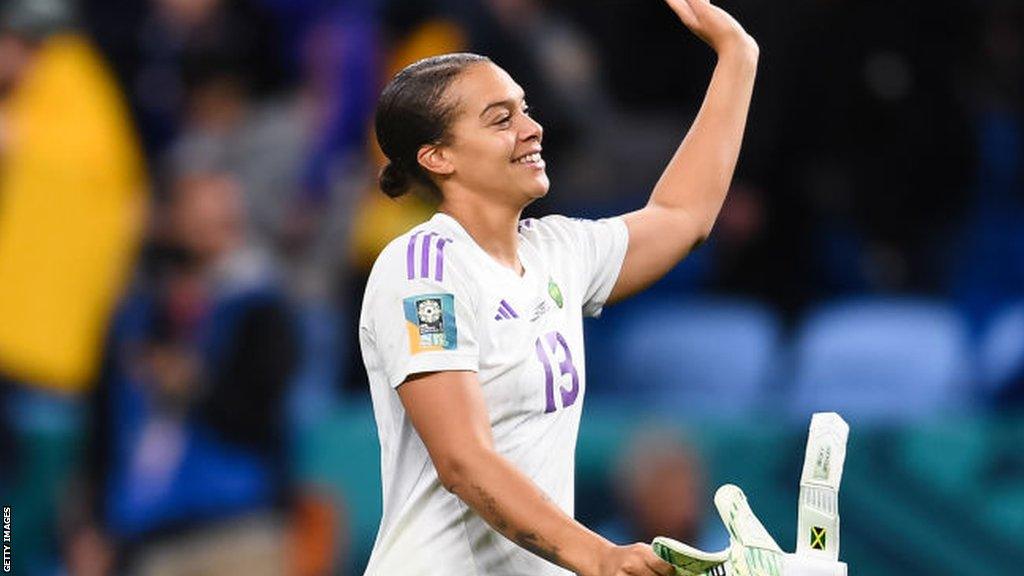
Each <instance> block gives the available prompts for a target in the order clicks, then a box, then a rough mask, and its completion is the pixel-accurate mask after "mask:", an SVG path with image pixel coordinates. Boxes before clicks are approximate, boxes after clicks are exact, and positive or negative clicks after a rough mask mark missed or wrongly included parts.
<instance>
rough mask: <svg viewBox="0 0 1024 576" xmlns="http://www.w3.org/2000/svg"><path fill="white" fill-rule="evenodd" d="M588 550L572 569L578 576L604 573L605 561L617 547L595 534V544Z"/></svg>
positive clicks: (595, 575)
mask: <svg viewBox="0 0 1024 576" xmlns="http://www.w3.org/2000/svg"><path fill="white" fill-rule="evenodd" d="M586 548H587V550H586V553H585V554H584V555H583V556H582V557H581V558H580V561H579V562H578V563H574V564H575V565H574V566H572V567H570V569H571V570H572V571H573V572H575V573H576V574H577V575H578V576H599V575H600V574H602V573H603V571H602V566H603V565H604V563H605V560H606V559H607V558H608V557H609V555H611V554H612V552H613V551H614V550H615V548H616V546H615V544H612V543H611V542H609V541H608V540H606V539H604V538H603V537H601V536H598V535H597V534H594V540H593V543H592V544H591V545H590V546H587V547H586Z"/></svg>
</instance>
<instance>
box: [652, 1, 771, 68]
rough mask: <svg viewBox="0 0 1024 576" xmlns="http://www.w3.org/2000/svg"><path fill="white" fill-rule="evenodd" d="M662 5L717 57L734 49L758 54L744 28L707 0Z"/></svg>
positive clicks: (668, 2)
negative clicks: (674, 14)
mask: <svg viewBox="0 0 1024 576" xmlns="http://www.w3.org/2000/svg"><path fill="white" fill-rule="evenodd" d="M665 3H667V4H668V5H669V7H670V8H672V10H673V11H674V12H675V13H676V14H677V15H678V16H679V19H680V20H682V21H683V24H685V25H686V27H687V28H689V29H690V31H691V32H693V33H694V34H696V35H697V36H698V37H699V38H700V39H701V40H703V41H704V42H706V43H707V44H708V46H711V49H712V50H714V51H715V52H716V53H717V54H719V55H721V54H722V53H723V52H727V51H729V50H733V49H742V50H746V51H753V52H755V53H756V52H757V43H756V42H755V41H754V39H753V38H752V37H751V36H750V35H749V34H747V31H746V30H744V29H743V26H740V23H739V22H737V21H736V19H735V18H733V17H732V16H730V15H729V13H728V12H726V11H725V10H722V9H721V8H719V7H718V6H715V5H713V4H711V2H709V0H665Z"/></svg>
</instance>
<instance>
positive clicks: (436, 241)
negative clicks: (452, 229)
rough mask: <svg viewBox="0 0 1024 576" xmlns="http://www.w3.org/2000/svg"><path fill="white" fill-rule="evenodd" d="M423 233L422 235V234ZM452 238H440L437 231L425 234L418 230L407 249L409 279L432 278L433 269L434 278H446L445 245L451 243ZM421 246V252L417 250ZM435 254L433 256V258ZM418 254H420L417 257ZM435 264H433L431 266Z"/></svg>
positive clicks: (439, 279) (406, 260) (406, 262)
mask: <svg viewBox="0 0 1024 576" xmlns="http://www.w3.org/2000/svg"><path fill="white" fill-rule="evenodd" d="M421 235H422V236H421ZM451 241H452V239H451V238H440V237H439V236H438V234H437V232H430V233H428V234H423V232H422V231H420V232H416V233H415V234H413V235H412V236H411V237H410V238H409V246H408V248H406V251H405V268H406V276H407V277H408V279H409V280H413V279H415V278H430V277H431V274H430V273H431V271H433V273H434V274H433V277H434V280H436V281H438V282H441V281H443V280H444V247H445V245H447V244H449V243H451ZM417 245H418V246H419V248H420V250H419V254H417V253H416V252H417V251H416V248H417ZM431 255H433V258H431ZM417 256H419V257H418V258H417ZM417 264H419V267H417ZM431 264H433V266H431Z"/></svg>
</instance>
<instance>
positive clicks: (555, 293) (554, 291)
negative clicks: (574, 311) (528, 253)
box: [548, 277, 562, 308]
mask: <svg viewBox="0 0 1024 576" xmlns="http://www.w3.org/2000/svg"><path fill="white" fill-rule="evenodd" d="M548 294H549V295H550V296H551V299H552V300H554V301H555V304H558V307H559V308H561V307H562V291H561V289H559V288H558V284H555V281H554V280H553V279H552V278H550V277H549V278H548Z"/></svg>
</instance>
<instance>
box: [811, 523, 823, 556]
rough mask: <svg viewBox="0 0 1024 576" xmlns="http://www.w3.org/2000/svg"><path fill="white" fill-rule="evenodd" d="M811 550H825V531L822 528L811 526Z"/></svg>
mask: <svg viewBox="0 0 1024 576" xmlns="http://www.w3.org/2000/svg"><path fill="white" fill-rule="evenodd" d="M811 548H812V549H813V550H824V549H825V529H824V528H822V527H820V526H811Z"/></svg>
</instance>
